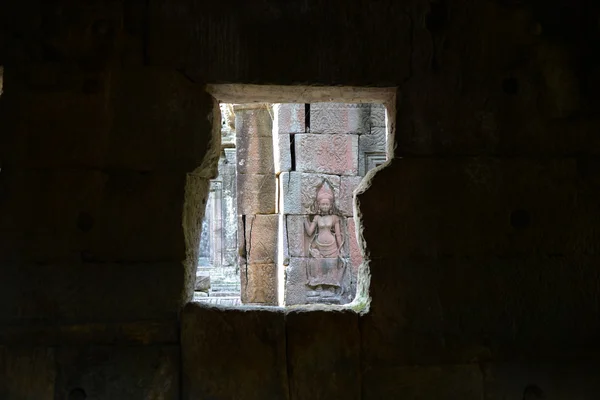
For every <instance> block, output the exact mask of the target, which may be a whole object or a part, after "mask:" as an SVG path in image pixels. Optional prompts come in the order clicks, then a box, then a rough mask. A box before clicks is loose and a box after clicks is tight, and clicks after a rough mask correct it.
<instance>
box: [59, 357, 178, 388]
mask: <svg viewBox="0 0 600 400" xmlns="http://www.w3.org/2000/svg"><path fill="white" fill-rule="evenodd" d="M180 362H181V361H180V347H179V346H178V345H156V346H85V347H60V348H58V349H57V350H56V364H57V376H56V397H55V399H56V400H70V399H72V398H74V396H73V394H71V393H72V391H73V390H74V389H80V390H81V391H80V392H79V393H80V395H81V393H85V396H86V397H78V398H90V399H127V398H131V399H156V398H164V399H178V398H180V397H179V396H180V387H179V376H180Z"/></svg>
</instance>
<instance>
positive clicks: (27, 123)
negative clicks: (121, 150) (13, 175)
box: [0, 91, 112, 168]
mask: <svg viewBox="0 0 600 400" xmlns="http://www.w3.org/2000/svg"><path fill="white" fill-rule="evenodd" d="M11 95H12V94H11ZM4 96H5V97H6V95H4ZM7 100H12V106H11V107H12V108H11V109H10V110H7V112H10V113H11V114H12V116H11V120H8V119H7V118H3V121H5V122H4V124H3V125H4V129H5V130H7V131H11V132H12V133H11V135H10V136H5V137H3V138H0V147H2V150H0V154H1V155H2V160H3V163H4V164H5V165H7V164H9V163H10V164H12V165H15V166H23V167H35V168H40V167H63V166H69V165H70V166H73V165H80V166H87V167H95V168H97V167H100V166H103V165H104V161H105V157H106V155H107V153H108V149H109V142H110V129H111V121H112V113H111V108H110V106H109V104H110V102H109V101H108V99H106V96H105V95H104V93H97V94H93V95H85V94H83V93H65V92H58V93H57V92H31V91H30V92H26V91H18V93H15V94H14V97H12V98H9V99H7ZM31 115H35V116H36V117H35V118H31ZM48 127H52V128H53V129H52V133H53V134H52V135H48V134H47V129H48ZM50 148H52V151H48V149H50Z"/></svg>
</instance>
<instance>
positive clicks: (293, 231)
mask: <svg viewBox="0 0 600 400" xmlns="http://www.w3.org/2000/svg"><path fill="white" fill-rule="evenodd" d="M285 218H286V221H287V224H286V228H287V235H286V237H287V244H288V251H289V255H290V257H306V256H308V254H306V253H307V252H306V249H305V245H306V241H305V239H304V237H305V229H304V221H306V219H307V215H286V216H285Z"/></svg>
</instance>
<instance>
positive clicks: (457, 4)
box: [0, 0, 600, 400]
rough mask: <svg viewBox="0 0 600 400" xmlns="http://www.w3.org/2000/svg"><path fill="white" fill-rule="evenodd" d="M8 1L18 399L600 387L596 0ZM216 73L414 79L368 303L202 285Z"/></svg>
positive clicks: (4, 215) (386, 175)
mask: <svg viewBox="0 0 600 400" xmlns="http://www.w3.org/2000/svg"><path fill="white" fill-rule="evenodd" d="M10 3H11V4H9V2H3V3H2V4H1V5H0V64H1V65H3V66H4V93H3V95H2V97H1V98H0V125H1V134H0V160H1V163H2V164H1V168H2V169H1V171H0V235H1V237H2V240H1V241H0V286H1V290H0V344H1V345H2V346H1V350H0V370H1V371H2V373H0V397H1V398H5V399H23V398H33V399H40V400H45V399H68V398H69V396H70V397H71V398H77V396H79V398H81V397H82V392H85V393H86V394H87V397H88V398H96V399H129V398H131V399H159V398H165V399H178V398H185V399H197V398H204V399H207V398H219V399H239V400H244V399H265V398H267V399H268V398H276V399H278V398H280V399H320V398H323V399H324V398H327V399H334V398H344V399H382V398H384V399H385V398H406V399H417V398H420V399H456V398H461V399H482V398H485V399H504V398H511V399H520V398H524V396H530V395H535V393H536V392H537V391H538V390H535V389H534V388H533V387H534V386H535V387H537V388H538V389H539V390H541V391H543V393H544V395H545V396H546V397H547V398H555V399H594V398H597V396H598V392H599V390H598V387H597V365H598V354H599V346H598V340H597V333H598V331H599V330H600V322H599V320H598V302H599V294H598V293H599V291H598V282H599V273H598V267H597V266H598V258H597V257H598V245H597V243H598V224H599V223H600V213H599V209H598V204H600V192H599V190H598V183H599V182H600V164H599V163H598V158H597V157H598V155H599V149H600V146H599V141H598V133H597V132H598V127H599V126H600V123H599V117H598V115H599V105H600V104H599V102H598V97H597V93H598V90H599V89H600V79H599V76H600V72H599V71H600V63H599V62H598V59H597V57H596V53H597V49H596V47H597V42H598V40H599V39H600V32H599V30H598V16H599V12H600V10H599V9H598V5H597V4H596V3H595V2H584V1H577V0H575V1H572V0H568V1H567V0H556V1H546V2H539V1H508V0H503V1H463V0H456V1H425V0H406V1H368V2H367V1H359V0H328V1H319V0H315V1H294V0H292V1H279V0H264V1H254V2H235V1H229V2H227V1H225V2H198V1H187V0H181V1H177V2H174V1H163V0H152V1H148V2H143V1H124V2H112V1H102V0H93V1H89V2H72V1H66V0H56V1H52V2H38V1H22V2H10ZM209 82H210V83H259V84H284V85H293V84H299V83H300V84H307V85H319V84H320V85H330V86H338V85H356V86H395V87H398V102H397V104H396V109H397V113H396V121H397V126H396V132H397V135H396V156H397V157H396V159H395V160H394V162H393V163H392V164H391V166H389V167H387V168H385V169H384V170H382V171H380V172H378V173H377V175H376V176H375V177H374V179H373V181H372V185H371V187H370V188H369V190H368V191H367V192H366V193H365V194H364V195H362V196H360V197H359V200H360V204H361V206H360V207H361V211H362V213H363V224H364V235H365V238H366V240H367V243H368V245H369V250H370V259H371V264H370V267H371V297H372V302H371V307H370V311H369V313H368V314H366V315H363V316H359V315H356V314H354V313H351V312H348V313H326V312H311V313H300V312H292V313H289V314H283V313H274V312H268V311H264V310H247V311H245V312H241V311H239V312H231V310H220V309H214V308H202V307H199V306H197V305H185V304H186V303H187V300H188V299H189V297H190V294H191V291H192V290H193V287H192V286H193V274H194V271H193V268H192V267H191V266H190V264H189V262H188V261H189V259H192V258H194V257H193V256H195V254H189V253H193V251H192V250H189V249H190V248H192V247H194V246H196V247H195V248H197V245H198V242H197V240H196V239H197V235H196V234H195V233H194V232H193V229H192V227H194V226H196V227H197V226H199V223H200V221H201V217H202V215H201V214H202V213H201V212H198V211H193V210H190V209H187V208H186V209H184V207H183V204H184V200H185V196H186V193H187V196H188V198H193V199H194V201H193V202H192V203H193V204H195V205H197V204H201V200H202V197H203V196H205V195H206V187H207V186H208V183H207V181H208V180H210V179H212V178H214V177H215V176H216V165H217V162H216V159H217V158H218V156H216V158H214V154H212V153H211V152H210V151H208V150H209V149H211V147H209V142H210V139H211V138H212V137H213V132H212V131H211V122H210V120H209V118H211V117H210V116H211V115H212V110H213V101H212V99H211V98H210V96H208V95H207V94H206V93H205V92H204V91H203V85H204V84H205V83H209ZM324 101H327V100H326V99H324ZM290 102H294V101H293V99H290ZM359 146H360V143H359ZM207 154H208V155H210V157H209V159H210V160H212V161H214V163H209V162H207V163H206V164H205V165H204V167H207V165H209V164H210V165H213V167H212V168H208V167H207V168H206V169H200V170H198V169H197V168H198V166H200V165H202V160H203V158H204V156H205V155H207ZM186 182H187V184H186ZM186 204H189V203H186ZM184 211H185V213H183V212H184ZM182 214H183V215H184V216H185V217H184V218H183V220H184V223H183V224H182ZM182 225H184V226H185V229H184V228H183V227H182ZM186 241H187V242H188V243H190V244H191V245H190V246H188V249H187V250H186V246H185V244H186ZM192 245H193V246H192ZM182 307H183V312H182V311H181V310H182ZM525 392H527V393H525ZM525 398H526V397H525Z"/></svg>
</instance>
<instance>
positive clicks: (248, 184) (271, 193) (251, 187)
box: [237, 174, 275, 215]
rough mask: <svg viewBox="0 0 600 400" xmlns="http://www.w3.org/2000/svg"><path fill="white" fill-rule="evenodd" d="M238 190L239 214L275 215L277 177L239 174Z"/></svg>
mask: <svg viewBox="0 0 600 400" xmlns="http://www.w3.org/2000/svg"><path fill="white" fill-rule="evenodd" d="M237 188H238V192H237V202H238V207H237V208H238V214H240V215H253V214H274V213H275V175H272V174H238V175H237Z"/></svg>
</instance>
